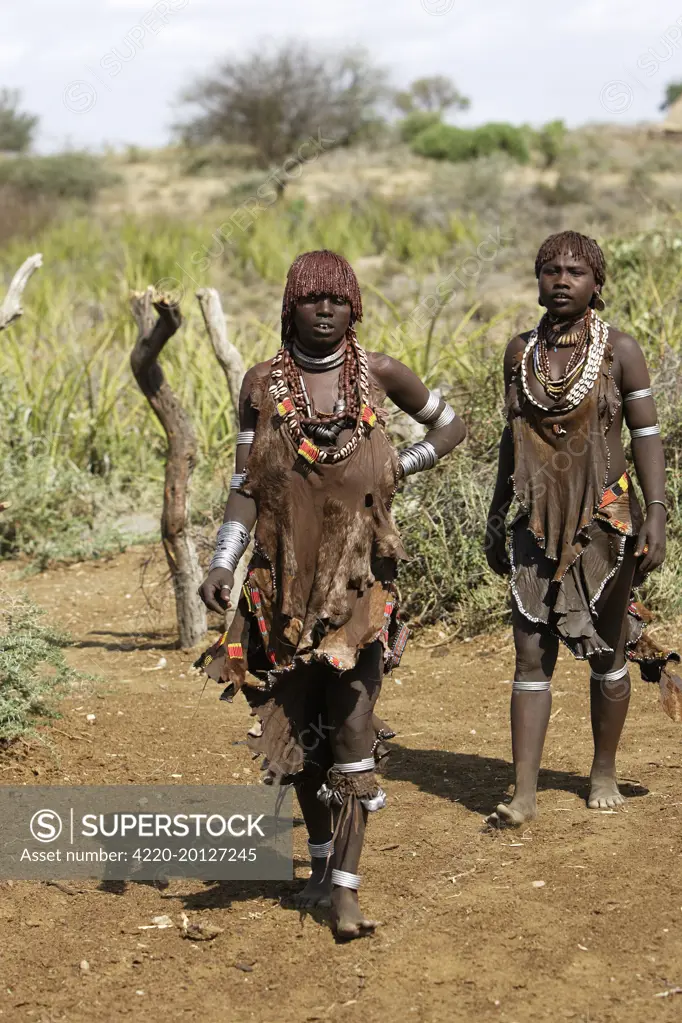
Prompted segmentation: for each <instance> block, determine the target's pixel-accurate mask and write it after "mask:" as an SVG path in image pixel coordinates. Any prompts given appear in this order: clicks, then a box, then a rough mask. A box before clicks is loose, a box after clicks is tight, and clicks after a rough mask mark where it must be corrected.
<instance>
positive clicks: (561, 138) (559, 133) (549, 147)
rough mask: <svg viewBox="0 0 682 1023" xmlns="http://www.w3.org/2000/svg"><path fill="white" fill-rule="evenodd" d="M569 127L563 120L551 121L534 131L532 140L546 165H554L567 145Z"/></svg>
mask: <svg viewBox="0 0 682 1023" xmlns="http://www.w3.org/2000/svg"><path fill="white" fill-rule="evenodd" d="M566 134H567V129H566V125H565V124H564V122H563V121H549V122H548V123H547V124H543V126H542V128H540V129H539V130H538V131H537V132H535V133H534V137H533V138H532V142H533V145H534V147H535V148H536V149H537V150H538V152H539V153H540V156H541V157H542V160H543V163H544V165H545V167H553V166H554V165H555V164H556V162H557V161H558V159H559V157H560V156H561V155H562V153H563V152H564V149H565V147H566Z"/></svg>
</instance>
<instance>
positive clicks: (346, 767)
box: [334, 757, 377, 774]
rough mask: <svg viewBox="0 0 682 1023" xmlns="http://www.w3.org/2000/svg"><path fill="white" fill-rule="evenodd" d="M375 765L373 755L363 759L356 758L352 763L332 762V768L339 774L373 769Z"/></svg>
mask: <svg viewBox="0 0 682 1023" xmlns="http://www.w3.org/2000/svg"><path fill="white" fill-rule="evenodd" d="M376 766H377V765H376V761H375V759H374V757H365V759H364V760H356V761H355V763H353V764H334V769H335V770H336V771H340V772H341V774H354V772H355V771H373V770H374V768H375V767H376Z"/></svg>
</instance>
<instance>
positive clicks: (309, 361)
mask: <svg viewBox="0 0 682 1023" xmlns="http://www.w3.org/2000/svg"><path fill="white" fill-rule="evenodd" d="M338 366H341V373H340V375H339V395H338V398H337V400H336V402H335V403H334V411H333V412H332V413H331V414H330V415H324V414H319V413H317V412H316V410H315V407H314V404H313V402H312V400H311V398H310V395H309V394H308V389H307V387H306V384H305V380H304V378H303V374H302V373H301V368H303V369H310V370H317V371H319V370H320V369H323V370H326V369H333V368H336V367H338ZM270 393H271V394H272V395H273V397H274V399H275V403H276V405H277V414H278V415H279V416H280V418H281V419H282V420H283V421H284V423H285V424H286V427H287V429H288V431H289V433H290V435H291V437H292V439H293V440H294V442H295V443H296V445H297V446H298V454H299V456H300V457H302V458H303V459H305V461H306V462H308V463H310V464H312V463H314V462H320V463H323V462H331V463H336V462H340V461H342V460H343V459H345V458H348V457H349V455H351V454H352V453H353V451H355V449H356V448H357V446H358V444H359V443H360V439H361V437H362V436H363V435H364V434H365V433H366V432H367V431H368V430H370V429H372V427H374V426H375V425H376V416H375V414H374V412H373V410H372V409H371V407H370V405H369V365H368V363H367V356H366V354H365V352H364V350H363V349H362V348H361V347H360V345H359V344H358V343H357V341H356V339H355V337H354V336H352V335H351V336H350V337H349V338H348V339H347V341H346V344H345V347H343V348H342V349H340V350H339V351H337V352H333V353H332V355H330V356H325V357H323V359H319V358H317V357H312V356H309V355H307V353H305V352H303V351H302V350H301V349H300V348H299V347H298V345H296V344H294V345H293V346H291V347H290V346H288V345H284V346H283V347H282V348H280V350H279V351H278V353H277V355H276V356H275V358H274V359H273V361H272V372H271V384H270ZM351 424H352V425H353V426H354V430H353V435H352V436H351V438H350V440H349V441H348V442H347V443H346V444H345V445H344V446H343V447H342V448H339V449H337V450H335V451H334V450H332V451H325V450H323V449H322V447H320V445H324V446H328V447H333V446H334V445H336V443H337V441H338V438H339V436H340V435H341V433H342V432H343V430H344V429H347V428H348V427H349V426H350V425H351ZM308 438H310V439H308Z"/></svg>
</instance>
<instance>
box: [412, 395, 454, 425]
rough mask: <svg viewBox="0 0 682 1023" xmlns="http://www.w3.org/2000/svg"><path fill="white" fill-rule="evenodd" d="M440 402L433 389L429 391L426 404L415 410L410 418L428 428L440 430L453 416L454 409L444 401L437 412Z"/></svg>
mask: <svg viewBox="0 0 682 1023" xmlns="http://www.w3.org/2000/svg"><path fill="white" fill-rule="evenodd" d="M440 403H441V399H440V398H439V397H438V395H437V394H436V393H435V392H434V391H429V397H428V401H427V402H426V405H424V408H422V409H420V410H419V412H415V414H414V415H413V416H412V419H415V420H416V421H417V422H418V423H423V424H424V425H425V426H428V427H429V429H430V430H441V429H442V428H443V427H444V426H448V424H449V423H451V422H452V420H453V419H454V418H455V410H454V409H453V408H452V407H451V406H450V405H448V404H447V402H444V403H443V410H442V411H441V412H439V411H438V409H439V407H440Z"/></svg>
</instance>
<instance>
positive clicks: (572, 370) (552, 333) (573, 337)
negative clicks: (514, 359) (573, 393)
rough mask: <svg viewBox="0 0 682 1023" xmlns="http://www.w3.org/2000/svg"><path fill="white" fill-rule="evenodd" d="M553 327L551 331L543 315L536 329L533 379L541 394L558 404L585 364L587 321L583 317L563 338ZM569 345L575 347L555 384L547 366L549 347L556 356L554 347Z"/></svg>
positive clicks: (548, 365) (588, 332)
mask: <svg viewBox="0 0 682 1023" xmlns="http://www.w3.org/2000/svg"><path fill="white" fill-rule="evenodd" d="M557 330H558V326H557V327H552V326H551V324H550V321H549V317H548V316H547V315H546V314H545V316H543V317H542V319H541V321H540V324H539V326H538V343H537V345H536V346H535V348H534V350H533V366H534V369H535V375H536V377H537V378H538V381H539V382H540V384H541V385H542V386H543V387H544V389H545V393H546V394H548V395H549V397H550V398H551V399H552V400H553V401H554V402H557V401H560V400H561V398H563V396H564V394H565V393H566V392H567V391H568V390H569V389H570V388H571V387H572V385H573V384H574V383H575V381H576V380H577V379H578V376H579V375H580V372H581V370H582V367H583V364H584V362H585V358H586V354H587V346H588V344H589V340H590V328H589V317H588V314H587V313H585V315H584V317H583V319H582V323H581V325H580V327H579V329H578V330H575V331H572V332H571V333H570V334H566V335H564V336H563V338H559V337H557V335H556V332H557ZM570 344H573V345H574V346H575V347H574V349H573V352H572V353H571V357H570V359H569V360H568V364H567V366H566V369H565V370H564V373H563V375H562V376H561V377H560V378H559V379H558V380H552V370H551V366H550V363H549V346H550V345H552V347H553V349H554V351H555V352H556V350H557V348H558V347H564V346H566V347H567V346H568V345H570Z"/></svg>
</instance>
